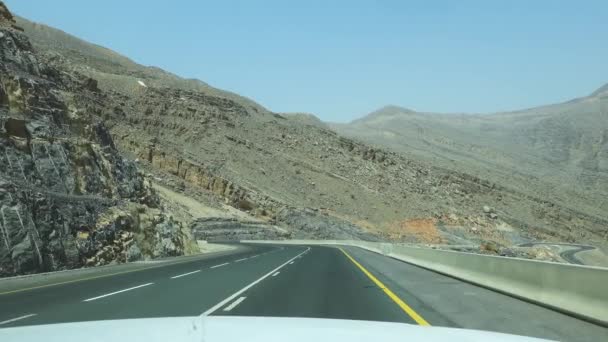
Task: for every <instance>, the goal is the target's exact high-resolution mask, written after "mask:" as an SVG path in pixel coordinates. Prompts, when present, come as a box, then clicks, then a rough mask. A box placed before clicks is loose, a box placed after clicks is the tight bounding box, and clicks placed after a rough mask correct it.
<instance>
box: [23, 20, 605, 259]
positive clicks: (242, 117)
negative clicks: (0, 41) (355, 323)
mask: <svg viewBox="0 0 608 342" xmlns="http://www.w3.org/2000/svg"><path fill="white" fill-rule="evenodd" d="M24 26H25V27H26V30H25V33H26V34H30V35H32V36H36V35H40V36H43V37H45V39H46V40H47V41H48V40H56V41H66V40H68V41H69V40H70V39H75V38H73V37H70V36H67V35H65V34H64V33H62V32H60V31H56V30H52V29H47V28H45V27H44V26H42V25H37V26H36V30H42V31H44V32H45V33H44V35H43V34H42V33H31V32H30V31H31V30H32V29H31V26H32V25H30V26H28V25H25V24H24ZM28 27H30V29H28ZM33 41H34V44H35V46H36V47H37V48H38V49H39V51H40V52H41V53H43V54H44V56H45V58H46V59H45V60H46V62H47V63H48V64H49V65H52V66H53V67H55V68H57V69H59V70H62V71H63V72H66V73H68V74H79V75H86V76H89V77H92V78H95V79H99V80H100V82H99V84H100V88H101V89H102V91H103V92H104V94H105V95H106V96H107V99H105V100H103V101H99V100H96V99H94V98H91V97H90V96H78V97H77V98H76V101H75V103H74V107H73V110H74V111H76V112H78V111H81V110H85V109H86V110H89V111H92V112H94V113H97V114H98V115H100V116H101V117H102V118H103V119H104V120H105V122H106V123H107V125H108V126H110V130H111V133H112V136H113V137H114V139H115V141H116V143H117V146H118V147H119V148H120V149H121V150H122V151H124V152H125V153H128V154H130V155H131V156H133V158H138V159H139V162H140V163H141V164H142V165H143V166H144V167H146V168H149V169H150V170H152V171H153V172H158V173H159V174H161V176H159V177H161V178H164V179H171V180H172V182H174V183H175V184H179V183H180V182H183V183H184V188H186V189H188V188H197V189H200V190H203V191H207V192H208V193H210V194H213V195H214V196H216V197H217V198H218V199H221V200H223V201H225V203H227V204H229V205H232V206H234V207H235V208H239V209H241V210H243V211H246V212H248V213H250V214H251V215H253V216H255V217H257V218H258V219H259V220H262V221H266V222H269V223H276V224H279V225H282V226H284V227H285V228H286V229H288V230H290V231H291V232H292V233H291V236H293V237H315V238H363V239H378V238H390V239H396V240H404V241H413V242H429V243H430V242H433V243H457V242H461V240H466V241H469V242H471V241H472V243H477V244H479V243H480V242H485V241H495V242H497V243H500V244H501V245H512V244H515V243H522V242H526V241H531V240H555V241H580V242H588V243H594V244H597V245H602V244H603V243H604V239H603V236H602V234H603V229H604V227H605V226H606V224H608V221H607V220H606V218H605V217H604V216H602V215H599V214H597V213H595V212H593V211H585V210H581V209H580V208H578V207H576V206H567V205H564V204H561V203H559V204H558V203H555V202H554V201H553V200H552V199H551V198H547V197H545V196H543V195H542V194H540V193H535V192H534V191H528V192H522V191H520V190H518V189H517V188H516V187H511V186H510V184H497V183H494V182H491V181H488V180H484V179H480V178H478V177H475V176H472V175H470V174H466V173H462V172H456V171H452V170H448V169H446V168H442V167H436V166H434V165H433V164H431V163H428V162H425V161H420V160H418V159H419V158H405V157H403V156H401V155H398V154H396V153H392V152H387V151H385V150H382V149H378V148H372V147H370V146H368V145H365V144H362V143H358V142H356V141H354V140H351V139H348V138H344V137H340V136H338V135H337V134H336V133H335V132H333V131H331V130H329V129H325V128H323V127H319V125H314V124H310V123H309V122H310V121H309V120H308V119H307V120H305V122H304V123H303V122H301V120H297V119H294V118H287V117H286V116H283V115H280V114H276V113H272V112H269V111H267V110H265V109H263V107H261V106H259V105H251V104H250V103H249V101H243V100H242V98H239V97H231V96H224V94H225V93H224V92H222V91H218V90H215V89H213V88H198V89H195V88H189V87H187V86H185V85H184V84H188V82H189V81H183V84H182V83H180V80H175V81H171V82H167V83H164V82H163V80H162V79H159V78H153V77H151V76H148V75H142V74H138V73H137V72H138V71H139V70H141V69H142V68H145V67H142V66H133V65H131V64H129V63H126V62H125V63H122V62H118V63H119V64H120V65H119V66H115V67H114V66H112V65H109V64H104V63H100V62H98V60H101V61H106V57H105V56H104V54H101V53H100V54H96V55H95V56H94V57H95V58H83V57H82V56H84V55H86V54H90V53H92V52H91V51H94V49H90V48H89V47H79V48H76V49H75V48H74V47H75V46H77V44H76V43H69V44H67V43H66V44H62V45H54V44H42V43H37V40H36V39H33ZM80 42H81V41H80ZM65 46H70V48H69V49H70V51H66V48H65ZM72 49H75V50H72ZM113 60H114V61H120V59H119V58H114V59H113ZM139 81H141V82H142V83H144V84H145V86H144V85H142V84H141V83H140V82H139ZM484 206H485V208H484ZM195 228H196V227H195ZM197 229H198V228H197ZM463 236H464V237H463ZM497 251H498V249H496V250H494V252H497Z"/></svg>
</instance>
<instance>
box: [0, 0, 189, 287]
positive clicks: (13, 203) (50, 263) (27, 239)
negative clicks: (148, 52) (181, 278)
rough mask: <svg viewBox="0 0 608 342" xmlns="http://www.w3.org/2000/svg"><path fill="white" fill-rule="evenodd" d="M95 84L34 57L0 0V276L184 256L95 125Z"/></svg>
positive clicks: (182, 243)
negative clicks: (88, 101) (78, 102)
mask: <svg viewBox="0 0 608 342" xmlns="http://www.w3.org/2000/svg"><path fill="white" fill-rule="evenodd" d="M81 94H86V95H88V96H90V97H91V98H94V99H96V100H97V101H102V100H103V99H104V95H103V93H102V92H101V91H100V90H99V89H98V88H97V82H96V81H95V80H93V79H90V78H88V77H84V76H82V75H77V74H68V73H64V72H60V71H58V70H56V69H53V68H52V67H49V66H48V64H46V63H42V62H40V61H39V59H38V56H37V53H36V51H35V50H34V48H33V47H32V45H31V44H30V42H29V41H28V38H27V37H26V36H25V35H24V34H23V32H22V30H21V29H20V28H19V27H17V26H16V25H15V23H14V21H13V17H12V15H11V13H10V12H9V11H8V10H7V8H6V7H5V6H4V4H2V3H1V2H0V276H10V275H16V274H25V273H33V272H40V271H53V270H60V269H66V268H74V267H81V266H90V265H103V264H108V263H114V262H124V261H131V260H138V259H142V258H151V257H159V256H168V255H181V254H184V253H188V252H190V251H192V250H193V249H194V248H195V247H194V246H195V244H194V243H193V242H192V239H191V238H190V236H189V232H188V230H187V229H186V227H183V226H182V225H181V224H180V223H178V222H176V221H174V220H173V219H172V218H171V217H170V216H168V215H167V214H166V213H164V212H163V210H162V208H161V206H160V203H159V199H158V197H157V196H156V194H155V193H154V192H153V190H152V189H151V187H150V186H149V184H148V182H147V181H146V180H145V179H144V177H143V175H142V173H141V172H140V171H138V169H137V167H136V166H135V164H134V163H133V162H131V161H128V160H126V159H124V158H123V157H122V156H121V155H120V154H119V152H118V150H117V149H116V147H115V145H114V142H113V140H112V138H111V135H110V133H109V131H108V130H107V128H106V127H105V125H104V124H103V122H102V121H101V120H99V119H98V118H97V117H96V116H95V113H94V112H91V111H90V110H89V109H88V108H86V107H75V106H74V104H73V103H74V101H73V99H74V98H75V97H78V96H81Z"/></svg>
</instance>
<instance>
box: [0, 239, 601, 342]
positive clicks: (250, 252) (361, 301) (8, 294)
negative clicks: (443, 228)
mask: <svg viewBox="0 0 608 342" xmlns="http://www.w3.org/2000/svg"><path fill="white" fill-rule="evenodd" d="M58 277H61V278H58ZM199 315H228V316H262V317H266V316H268V317H270V316H278V317H315V318H341V319H353V320H371V321H386V322H402V323H409V324H419V325H432V326H447V327H460V328H468V329H480V330H490V331H497V332H505V333H511V334H519V335H527V336H534V337H543V338H547V339H554V340H565V341H602V340H606V337H607V336H608V329H607V328H604V327H600V326H596V325H593V324H591V323H588V322H585V321H581V320H578V319H576V318H573V317H570V316H567V315H564V314H561V313H558V312H555V311H552V310H550V309H547V308H544V307H540V306H538V305H534V304H531V303H528V302H524V301H521V300H519V299H515V298H513V297H509V296H506V295H503V294H500V293H496V292H493V291H491V290H488V289H485V288H481V287H478V286H475V285H472V284H469V283H466V282H463V281H460V280H456V279H453V278H450V277H446V276H444V275H440V274H438V273H434V272H431V271H428V270H425V269H422V268H419V267H416V266H413V265H410V264H407V263H404V262H401V261H398V260H395V259H391V258H387V257H385V256H382V255H379V254H375V253H372V252H369V251H366V250H362V249H359V248H355V247H343V248H336V247H329V246H328V247H324V246H280V245H275V246H268V245H260V246H257V245H252V246H240V247H239V248H237V249H235V250H233V251H229V252H223V253H217V254H213V255H202V256H195V257H182V258H174V259H171V260H169V261H163V262H157V263H138V264H126V265H118V266H112V267H108V268H98V269H88V270H85V271H80V270H78V271H70V272H65V273H63V274H57V275H56V276H55V275H42V276H33V277H24V278H17V279H9V280H0V328H8V327H15V326H26V325H36V324H49V323H62V322H74V321H92V320H108V319H127V318H148V317H169V316H199Z"/></svg>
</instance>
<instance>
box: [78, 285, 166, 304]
mask: <svg viewBox="0 0 608 342" xmlns="http://www.w3.org/2000/svg"><path fill="white" fill-rule="evenodd" d="M152 284H154V283H147V284H142V285H138V286H133V287H129V288H128V289H124V290H120V291H116V292H111V293H107V294H104V295H101V296H97V297H93V298H89V299H85V300H83V302H90V301H93V300H96V299H100V298H104V297H108V296H112V295H115V294H119V293H122V292H127V291H131V290H135V289H138V288H140V287H144V286H149V285H152Z"/></svg>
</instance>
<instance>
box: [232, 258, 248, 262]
mask: <svg viewBox="0 0 608 342" xmlns="http://www.w3.org/2000/svg"><path fill="white" fill-rule="evenodd" d="M247 259H249V258H243V259H239V260H235V261H234V262H241V261H245V260H247Z"/></svg>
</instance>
